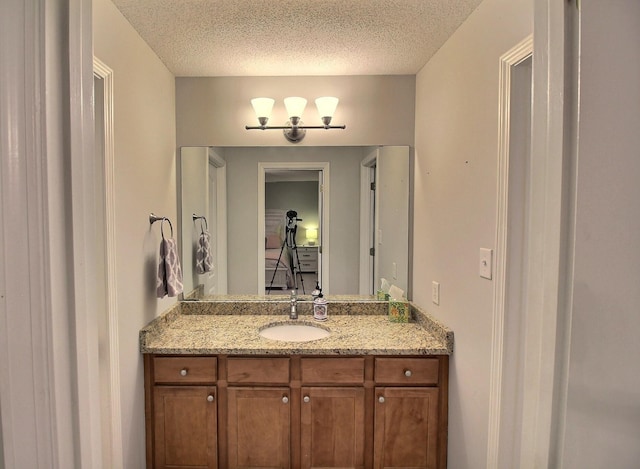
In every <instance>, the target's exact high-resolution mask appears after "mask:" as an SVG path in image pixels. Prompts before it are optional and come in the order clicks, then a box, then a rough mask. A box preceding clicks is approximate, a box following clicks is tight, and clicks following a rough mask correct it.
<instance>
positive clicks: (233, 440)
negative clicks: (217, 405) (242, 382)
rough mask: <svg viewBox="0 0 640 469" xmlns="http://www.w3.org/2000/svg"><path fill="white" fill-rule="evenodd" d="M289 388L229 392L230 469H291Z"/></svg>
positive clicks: (237, 389) (234, 390)
mask: <svg viewBox="0 0 640 469" xmlns="http://www.w3.org/2000/svg"><path fill="white" fill-rule="evenodd" d="M290 408H291V406H290V394H289V388H239V387H229V388H228V390H227V420H228V424H227V434H228V457H229V468H231V469H234V468H258V467H259V468H265V469H266V468H288V467H289V465H290V457H289V451H290V444H289V441H290V440H289V431H290V415H291V411H290Z"/></svg>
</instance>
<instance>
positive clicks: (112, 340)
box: [93, 57, 124, 469]
mask: <svg viewBox="0 0 640 469" xmlns="http://www.w3.org/2000/svg"><path fill="white" fill-rule="evenodd" d="M93 74H94V76H95V77H98V78H100V79H102V80H103V84H104V85H103V89H104V92H103V96H102V100H103V103H104V114H103V122H104V155H103V161H102V162H101V161H100V159H99V158H98V161H97V164H98V165H100V164H101V168H98V167H97V168H96V170H97V171H98V173H99V177H101V178H102V179H103V181H104V184H103V188H104V194H96V198H97V199H98V200H99V199H101V198H102V197H103V198H104V204H103V209H104V213H100V212H96V216H98V217H100V218H101V219H102V220H103V222H102V223H100V225H101V226H102V227H103V228H104V232H105V236H104V243H105V246H104V257H105V258H104V266H105V269H106V272H105V274H106V288H105V293H106V295H105V296H106V298H105V300H106V312H107V321H106V324H107V330H106V334H107V336H108V344H107V345H108V347H107V357H106V361H104V362H103V361H102V360H101V362H100V366H106V367H107V373H108V375H109V382H108V386H107V389H104V388H102V389H101V391H102V392H104V393H105V394H106V399H107V400H108V409H109V416H108V417H109V418H108V427H109V428H108V434H107V435H104V434H103V435H102V438H103V441H104V442H105V443H104V445H103V449H105V450H106V451H107V454H103V455H102V457H103V462H104V463H105V465H107V464H108V465H109V467H113V468H114V469H116V468H121V467H122V466H123V461H124V460H123V455H122V414H121V406H120V339H119V334H118V309H117V308H118V290H117V281H116V279H117V265H116V233H115V229H116V213H115V206H116V204H115V166H114V165H115V140H114V121H113V116H114V114H113V102H114V101H113V70H111V69H110V68H109V67H108V66H107V65H106V64H104V63H103V62H102V61H100V60H99V59H98V58H96V57H94V58H93ZM97 99H98V97H97V96H96V100H97ZM100 170H102V171H100ZM97 255H101V253H98V254H97ZM96 310H97V311H102V310H101V309H96ZM102 398H103V397H101V399H102ZM103 412H104V409H103ZM105 417H107V416H105V415H103V416H102V418H103V419H104V418H105ZM103 428H104V427H103ZM105 446H106V448H105ZM107 448H108V449H107Z"/></svg>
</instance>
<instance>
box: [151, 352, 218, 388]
mask: <svg viewBox="0 0 640 469" xmlns="http://www.w3.org/2000/svg"><path fill="white" fill-rule="evenodd" d="M216 366H217V359H216V357H154V358H153V370H154V374H153V376H154V382H155V383H173V384H180V383H185V384H192V383H213V382H215V381H216V378H217V377H216Z"/></svg>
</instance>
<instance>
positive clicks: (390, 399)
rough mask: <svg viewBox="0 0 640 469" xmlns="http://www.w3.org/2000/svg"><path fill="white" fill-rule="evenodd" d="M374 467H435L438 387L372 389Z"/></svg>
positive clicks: (387, 468)
mask: <svg viewBox="0 0 640 469" xmlns="http://www.w3.org/2000/svg"><path fill="white" fill-rule="evenodd" d="M375 396H376V410H375V427H374V445H373V447H374V457H373V461H374V465H373V467H374V468H376V469H378V468H386V469H391V468H400V467H402V468H406V467H411V468H415V469H419V468H420V469H422V468H425V469H436V468H438V452H437V449H438V388H426V387H425V388H408V387H407V388H400V387H398V388H390V387H389V388H376V393H375Z"/></svg>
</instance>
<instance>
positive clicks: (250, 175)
mask: <svg viewBox="0 0 640 469" xmlns="http://www.w3.org/2000/svg"><path fill="white" fill-rule="evenodd" d="M196 155H199V156H196ZM196 160H200V161H199V162H197V161H196ZM304 165H311V168H313V171H314V172H315V173H316V174H319V175H320V174H324V176H325V179H324V181H317V182H316V183H315V184H316V185H317V187H318V188H319V191H318V192H319V194H322V195H323V197H324V199H325V202H326V203H323V202H322V199H323V198H322V197H320V198H319V200H318V212H317V215H316V216H317V227H314V226H311V223H312V222H313V221H315V219H314V218H313V217H314V215H313V214H311V212H309V214H308V215H307V212H306V210H307V209H304V211H305V215H304V216H303V215H302V214H301V213H300V212H302V211H303V209H302V208H301V207H299V206H298V204H297V202H296V204H295V205H293V204H292V203H285V205H283V206H282V207H273V208H278V209H280V210H285V217H286V212H287V211H289V210H293V211H296V212H298V214H297V218H299V219H302V220H296V227H297V233H296V242H297V247H298V252H299V254H300V261H301V264H302V261H303V257H302V253H301V252H300V250H301V247H305V248H310V251H311V256H313V252H314V251H315V250H317V252H318V268H317V272H318V273H317V274H313V272H314V270H313V266H308V267H309V268H308V269H307V270H308V272H303V266H302V265H301V268H300V273H309V274H312V275H311V276H308V277H307V276H305V277H304V282H305V283H304V289H305V293H307V294H309V292H310V291H311V290H312V289H313V287H315V283H313V281H311V282H310V283H309V282H308V278H316V277H315V275H318V278H319V279H320V283H321V285H322V287H323V291H324V292H325V293H327V294H329V295H332V296H334V295H372V294H374V293H375V291H376V290H377V288H378V287H379V285H380V277H385V278H387V279H388V280H389V282H390V283H392V284H395V285H397V286H398V287H400V288H402V289H403V290H405V291H406V292H407V297H408V298H410V286H411V282H410V276H409V264H408V263H409V246H410V243H409V178H410V177H409V174H410V173H409V171H410V164H409V148H408V147H310V146H305V147H224V148H221V147H210V148H205V147H183V148H182V149H181V152H180V166H179V168H180V175H179V176H180V181H179V186H180V192H179V193H180V200H179V201H178V202H179V210H180V221H181V226H180V230H179V236H180V239H181V246H182V253H181V256H182V261H183V271H184V284H185V287H184V290H185V295H188V293H189V292H192V291H196V290H197V296H198V297H199V298H202V297H203V295H204V297H214V296H216V295H221V294H229V295H261V296H262V295H264V294H265V293H266V291H267V287H268V285H269V282H270V280H271V278H267V276H265V272H266V270H265V269H266V266H265V246H266V244H267V238H266V232H267V230H266V225H265V216H266V209H268V208H269V207H267V206H266V204H267V202H266V198H267V193H268V192H271V191H270V189H268V188H267V187H266V186H267V185H268V184H270V183H268V182H267V180H269V179H271V178H272V176H271V175H269V174H268V172H266V169H279V170H285V169H286V170H302V169H307V170H308V169H309V168H308V167H307V168H304ZM323 168H326V169H325V170H324V171H322V172H321V173H319V172H318V171H319V170H320V169H323ZM374 180H375V182H376V187H377V190H376V191H372V186H371V182H373V181H374ZM272 182H273V181H272ZM323 189H324V190H323ZM325 191H326V192H325ZM329 194H330V198H329ZM296 201H297V199H296ZM283 203H284V202H283ZM269 204H271V202H269ZM279 205H281V204H279ZM193 214H196V215H201V214H206V216H207V224H208V227H209V232H210V233H211V246H212V252H214V253H215V254H214V255H213V269H212V271H210V272H205V273H200V272H199V271H198V270H197V266H198V264H197V262H198V241H199V239H200V237H201V235H202V227H201V220H199V219H198V220H195V221H194V220H193ZM286 222H287V220H286V218H285V220H284V222H283V226H284V227H285V233H284V235H286ZM314 228H317V234H316V233H314ZM314 235H315V236H317V240H315V242H314V238H313V236H314ZM282 241H283V238H282V237H280V238H279V242H280V244H279V248H282V244H281V243H282ZM271 244H273V245H275V244H276V243H275V239H272V243H271ZM278 251H279V249H278ZM296 264H297V262H296ZM294 273H295V272H293V271H292V274H294ZM294 279H295V276H294ZM298 283H300V285H299V287H298V290H299V291H301V286H302V285H301V281H300V280H298ZM311 283H313V285H311ZM284 285H285V286H286V279H285V283H284Z"/></svg>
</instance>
